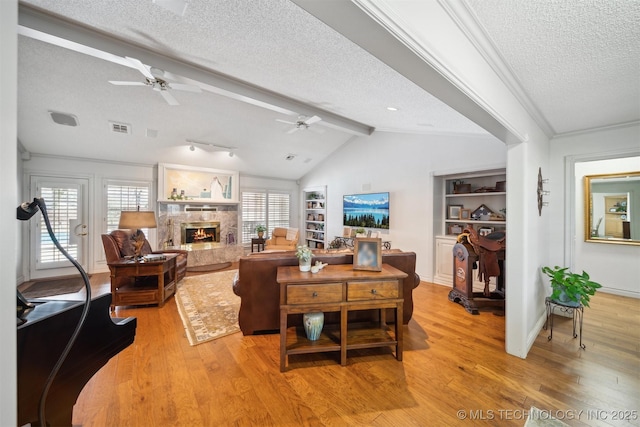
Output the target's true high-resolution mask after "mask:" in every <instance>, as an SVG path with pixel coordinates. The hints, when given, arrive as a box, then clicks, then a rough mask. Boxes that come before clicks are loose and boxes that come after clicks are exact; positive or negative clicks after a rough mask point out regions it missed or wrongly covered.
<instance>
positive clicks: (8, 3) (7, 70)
mask: <svg viewBox="0 0 640 427" xmlns="http://www.w3.org/2000/svg"><path fill="white" fill-rule="evenodd" d="M17 22H18V2H17V0H2V1H0V58H2V59H0V182H2V201H3V203H2V204H1V206H0V224H2V233H0V272H1V273H2V274H0V337H2V343H3V349H2V351H0V366H2V369H0V396H2V398H1V399H0V425H3V426H15V425H16V424H17V407H18V399H17V392H16V381H17V380H16V379H17V374H16V368H15V366H16V353H17V346H16V327H15V326H14V323H13V318H14V310H15V306H14V304H11V303H12V302H13V301H14V299H13V298H14V296H15V293H16V289H15V288H16V274H15V271H16V265H17V263H18V261H17V258H18V256H17V248H18V221H17V220H16V207H17V206H18V204H19V203H20V201H19V200H20V199H19V197H18V189H17V179H16V176H17V166H16V164H17V162H16V159H17V144H16V141H17V123H18V111H17V105H18V92H17V87H18V85H17V82H18V74H17V73H18V70H17V64H18V50H17V46H18V45H17V42H18V40H17V37H18V36H17V34H18V33H17Z"/></svg>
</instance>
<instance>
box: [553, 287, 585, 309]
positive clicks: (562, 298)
mask: <svg viewBox="0 0 640 427" xmlns="http://www.w3.org/2000/svg"><path fill="white" fill-rule="evenodd" d="M558 302H559V303H560V304H562V305H565V306H568V307H580V303H579V302H578V301H574V300H572V299H570V298H569V296H568V295H567V293H566V292H565V291H564V290H561V291H560V295H558Z"/></svg>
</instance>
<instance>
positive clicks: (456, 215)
mask: <svg viewBox="0 0 640 427" xmlns="http://www.w3.org/2000/svg"><path fill="white" fill-rule="evenodd" d="M461 210H462V205H449V215H448V217H447V219H460V211H461Z"/></svg>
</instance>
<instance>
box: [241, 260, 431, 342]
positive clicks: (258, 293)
mask: <svg viewBox="0 0 640 427" xmlns="http://www.w3.org/2000/svg"><path fill="white" fill-rule="evenodd" d="M315 261H322V262H323V263H327V264H353V253H352V252H338V253H336V252H331V251H329V250H325V251H314V254H313V260H312V262H314V263H315ZM382 262H383V263H386V264H389V265H391V266H393V267H395V268H397V269H399V270H402V271H404V272H405V273H407V274H408V276H407V278H405V279H404V281H403V295H404V305H403V316H402V322H403V323H404V324H407V323H409V320H411V316H412V315H413V289H414V288H416V287H417V286H418V285H419V284H420V276H418V275H417V274H416V272H415V270H416V254H415V253H414V252H402V251H399V250H390V251H383V253H382ZM287 265H298V259H297V258H296V256H295V252H279V253H255V254H251V255H249V256H244V257H241V258H240V261H239V265H238V275H237V277H236V279H235V280H234V283H233V291H234V293H235V294H236V295H238V296H239V297H240V298H241V303H240V313H239V315H238V322H239V324H240V329H241V330H242V333H243V335H252V334H254V333H256V332H262V331H274V332H275V331H277V330H279V328H280V286H279V285H278V282H276V275H277V270H278V267H280V266H287ZM349 316H350V317H349V321H353V320H357V319H365V318H370V317H371V313H368V312H367V311H366V310H364V311H354V312H350V313H349ZM387 319H388V320H390V321H395V316H394V311H393V310H388V312H387ZM338 322H339V313H325V323H338ZM295 324H302V317H301V315H295V316H291V317H290V319H289V325H295Z"/></svg>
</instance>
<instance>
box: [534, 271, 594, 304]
mask: <svg viewBox="0 0 640 427" xmlns="http://www.w3.org/2000/svg"><path fill="white" fill-rule="evenodd" d="M542 272H543V273H544V274H546V275H547V276H549V277H550V278H551V289H553V292H552V293H551V297H550V298H551V300H552V301H558V302H560V303H562V304H564V305H573V306H575V307H579V306H580V305H583V306H585V307H589V300H590V299H591V297H592V296H593V295H595V293H596V290H597V289H598V288H601V287H602V285H601V284H599V283H596V282H594V281H592V280H590V278H589V274H587V272H585V271H583V272H582V274H577V273H572V272H571V271H569V267H564V268H560V267H558V266H557V265H556V266H555V267H553V268H551V267H546V266H545V267H542Z"/></svg>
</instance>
